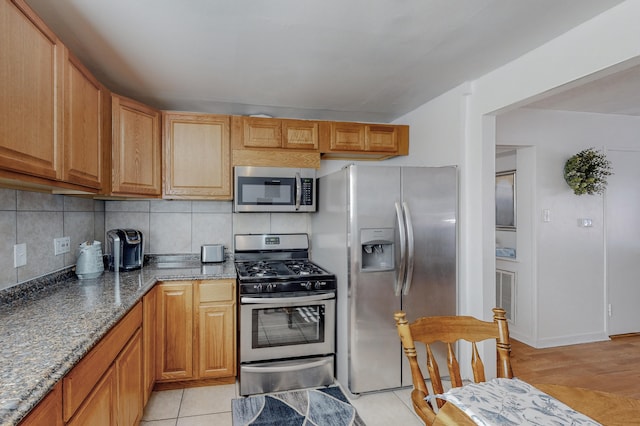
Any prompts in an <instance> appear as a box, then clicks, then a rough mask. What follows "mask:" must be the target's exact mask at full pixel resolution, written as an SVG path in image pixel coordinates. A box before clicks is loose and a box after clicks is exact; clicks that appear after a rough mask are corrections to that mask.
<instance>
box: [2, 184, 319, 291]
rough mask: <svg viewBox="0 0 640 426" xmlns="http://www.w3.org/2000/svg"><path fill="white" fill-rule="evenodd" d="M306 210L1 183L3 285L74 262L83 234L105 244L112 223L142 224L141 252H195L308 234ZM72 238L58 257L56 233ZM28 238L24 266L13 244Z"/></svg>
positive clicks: (131, 225)
mask: <svg viewBox="0 0 640 426" xmlns="http://www.w3.org/2000/svg"><path fill="white" fill-rule="evenodd" d="M310 223H311V221H310V217H309V214H308V213H232V202H231V201H178V200H142V201H140V200H136V201H101V200H93V199H89V198H80V197H73V196H66V195H51V194H45V193H39V192H28V191H19V190H12V189H2V188H0V233H1V235H2V236H3V238H2V239H1V240H0V253H1V256H0V289H2V288H6V287H10V286H13V285H15V284H17V283H20V282H24V281H28V280H30V279H33V278H36V277H39V276H42V275H45V274H48V273H50V272H53V271H56V270H59V269H62V268H64V267H66V266H71V265H74V264H75V262H76V248H77V247H78V245H79V244H80V243H82V242H83V241H86V240H91V239H95V240H98V241H100V242H102V243H103V250H106V248H105V246H104V241H105V233H106V231H107V230H109V229H114V228H134V229H139V230H141V231H142V232H143V234H144V239H145V243H144V244H145V253H148V254H186V253H198V254H199V253H200V246H201V245H202V244H224V246H225V247H226V248H227V249H229V250H233V235H234V234H250V233H268V232H276V233H288V232H303V233H309V234H310V233H311V232H310V226H311V225H310ZM63 236H68V237H70V238H71V252H70V253H67V254H64V255H59V256H55V255H54V248H53V239H54V238H58V237H63ZM19 243H26V244H27V264H26V265H25V266H21V267H18V268H14V267H13V246H14V245H15V244H19Z"/></svg>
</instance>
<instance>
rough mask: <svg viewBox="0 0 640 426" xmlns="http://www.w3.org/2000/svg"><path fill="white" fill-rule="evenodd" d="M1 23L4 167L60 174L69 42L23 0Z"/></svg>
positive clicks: (3, 13)
mask: <svg viewBox="0 0 640 426" xmlns="http://www.w3.org/2000/svg"><path fill="white" fill-rule="evenodd" d="M0 22H2V25H0V52H2V53H0V55H2V60H0V117H2V125H0V168H2V169H5V170H10V171H16V172H21V173H26V174H30V175H34V176H38V177H43V178H47V179H59V178H61V176H62V174H61V167H60V160H61V150H62V109H63V108H62V102H63V96H62V87H63V69H64V46H63V45H62V44H61V43H60V41H59V40H58V38H57V37H56V35H55V34H54V33H53V32H52V31H51V30H49V28H47V26H46V25H45V24H44V22H43V21H42V20H41V19H40V18H38V17H37V16H36V15H35V13H34V12H33V11H32V10H31V9H30V8H29V6H27V4H26V3H25V2H24V1H23V0H11V1H9V0H7V1H2V2H0Z"/></svg>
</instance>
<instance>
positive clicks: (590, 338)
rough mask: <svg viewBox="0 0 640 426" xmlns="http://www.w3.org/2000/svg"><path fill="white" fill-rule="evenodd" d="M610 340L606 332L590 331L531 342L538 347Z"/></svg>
mask: <svg viewBox="0 0 640 426" xmlns="http://www.w3.org/2000/svg"><path fill="white" fill-rule="evenodd" d="M606 340H610V339H609V336H607V335H606V334H605V333H589V334H579V335H572V336H560V337H550V338H546V339H539V340H538V341H537V342H536V344H535V345H532V344H529V346H533V347H534V348H537V349H543V348H554V347H556V346H567V345H578V344H580V343H592V342H603V341H606Z"/></svg>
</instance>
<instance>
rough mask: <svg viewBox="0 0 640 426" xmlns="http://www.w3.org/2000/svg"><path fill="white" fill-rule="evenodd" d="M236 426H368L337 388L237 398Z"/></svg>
mask: <svg viewBox="0 0 640 426" xmlns="http://www.w3.org/2000/svg"><path fill="white" fill-rule="evenodd" d="M231 411H232V415H233V426H246V425H253V426H276V425H277V426H303V425H304V426H365V424H364V422H363V421H362V419H361V418H360V416H358V413H357V412H356V409H355V408H354V407H353V405H351V404H350V403H349V400H348V399H347V397H345V396H344V394H343V393H342V391H341V390H340V388H339V387H338V386H330V387H327V388H320V389H308V390H299V391H290V392H281V393H272V394H268V395H255V396H249V397H246V398H236V399H233V400H232V401H231Z"/></svg>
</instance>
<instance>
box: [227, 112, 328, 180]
mask: <svg viewBox="0 0 640 426" xmlns="http://www.w3.org/2000/svg"><path fill="white" fill-rule="evenodd" d="M319 141H320V125H319V122H317V121H307V120H293V119H284V118H262V117H243V116H237V115H236V116H232V117H231V146H232V165H233V166H263V167H309V168H315V169H318V168H320V152H319V150H318V147H319V146H320V144H319Z"/></svg>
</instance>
